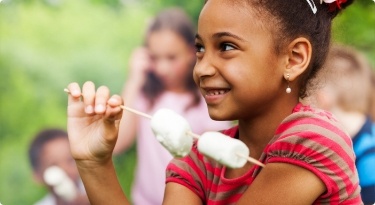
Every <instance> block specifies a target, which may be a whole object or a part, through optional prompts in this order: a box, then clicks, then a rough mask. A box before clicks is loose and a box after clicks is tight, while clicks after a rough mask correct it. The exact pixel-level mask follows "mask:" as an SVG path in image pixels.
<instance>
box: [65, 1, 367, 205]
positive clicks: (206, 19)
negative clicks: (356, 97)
mask: <svg viewBox="0 0 375 205" xmlns="http://www.w3.org/2000/svg"><path fill="white" fill-rule="evenodd" d="M326 2H328V3H326ZM330 2H331V3H330ZM351 2H352V1H349V0H348V1H345V0H340V1H333V2H332V1H328V0H327V1H322V4H321V3H320V0H314V1H313V0H288V1H287V2H286V1H284V0H262V1H258V0H208V1H206V3H205V5H204V7H203V9H202V11H201V14H200V17H199V23H198V33H197V35H196V47H197V53H196V55H197V63H196V66H195V69H194V75H193V76H194V79H195V82H196V83H197V85H198V86H199V88H200V91H201V93H202V94H203V96H204V98H205V101H206V103H207V106H208V110H209V114H210V117H211V118H213V119H215V120H234V119H238V122H239V125H238V126H236V127H234V128H232V129H229V130H226V131H224V133H225V134H227V135H229V136H231V137H235V138H238V139H239V140H241V141H243V142H244V143H245V144H246V145H247V146H248V147H249V149H250V150H251V154H250V156H251V157H253V158H256V159H259V160H260V161H262V162H263V163H265V164H266V166H265V167H264V168H263V169H260V167H259V166H256V165H252V164H247V165H246V166H244V167H243V168H240V169H229V168H226V167H223V166H221V165H219V164H218V163H216V162H215V161H212V160H210V159H208V158H206V157H204V156H202V155H201V154H199V153H198V152H197V150H196V148H193V150H192V152H191V153H190V155H189V156H187V157H185V158H182V159H176V160H173V161H172V162H171V163H170V164H169V166H168V168H167V185H166V190H165V195H164V201H163V203H164V204H181V202H182V203H183V204H252V205H254V204H255V205H257V204H288V205H291V204H295V205H301V204H362V202H361V197H360V194H359V192H360V187H359V185H358V175H357V171H356V168H355V165H354V153H353V150H352V144H351V141H350V137H349V136H347V135H346V134H345V133H344V132H343V131H342V128H341V126H340V125H339V124H338V123H337V121H336V120H335V119H334V117H332V116H331V115H330V114H329V113H327V112H324V111H321V110H315V109H313V108H311V107H309V106H305V105H302V104H300V103H299V98H300V97H303V96H304V95H305V85H306V82H307V81H308V79H311V77H312V76H313V75H314V73H315V72H316V71H317V70H318V69H319V68H320V67H321V65H322V63H323V62H324V58H325V56H326V54H327V50H328V47H329V42H330V27H331V21H332V19H333V18H334V17H335V16H336V15H337V13H338V12H339V11H340V9H343V8H345V7H346V6H348V5H349V4H350V3H351ZM69 89H70V90H71V92H72V94H71V95H70V96H69V105H68V129H69V137H70V139H71V146H72V154H73V156H74V158H75V159H76V160H77V165H78V167H79V170H80V174H81V175H82V178H83V181H84V183H85V185H86V188H87V192H88V193H89V197H90V200H91V202H93V203H95V204H126V203H127V199H126V197H125V196H124V195H123V193H122V191H121V188H120V186H119V185H118V181H117V179H116V174H115V171H114V168H113V163H112V160H111V154H112V150H113V147H114V145H115V143H116V138H117V129H116V125H117V124H118V120H119V119H120V117H121V113H122V112H121V110H120V108H118V106H119V105H120V104H121V103H122V100H121V98H120V97H119V96H117V95H114V96H112V97H110V94H109V90H108V89H107V88H106V87H100V88H98V90H97V91H95V89H94V86H93V85H92V84H87V83H86V84H84V85H83V88H82V92H81V89H80V87H79V85H78V84H77V83H72V84H70V85H69ZM81 93H82V95H83V96H84V98H83V99H84V100H83V101H81V100H80V95H81ZM88 105H90V106H95V110H94V111H93V112H92V113H86V112H85V111H84V107H85V106H88ZM109 196H110V197H109Z"/></svg>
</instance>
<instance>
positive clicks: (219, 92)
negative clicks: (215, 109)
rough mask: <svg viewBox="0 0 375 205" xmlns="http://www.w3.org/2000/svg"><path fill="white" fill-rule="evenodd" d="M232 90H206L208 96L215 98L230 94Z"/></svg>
mask: <svg viewBox="0 0 375 205" xmlns="http://www.w3.org/2000/svg"><path fill="white" fill-rule="evenodd" d="M229 90H230V89H215V90H206V95H207V96H215V95H224V94H225V93H227V92H229Z"/></svg>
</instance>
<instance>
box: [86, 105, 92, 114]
mask: <svg viewBox="0 0 375 205" xmlns="http://www.w3.org/2000/svg"><path fill="white" fill-rule="evenodd" d="M85 110H86V113H88V114H91V113H93V112H94V108H93V107H92V106H91V105H88V106H86V109H85Z"/></svg>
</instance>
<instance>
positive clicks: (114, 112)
mask: <svg viewBox="0 0 375 205" xmlns="http://www.w3.org/2000/svg"><path fill="white" fill-rule="evenodd" d="M107 103H108V106H107V111H106V115H105V117H106V118H107V119H108V120H109V121H115V120H119V119H121V116H122V109H121V108H120V105H122V104H123V100H122V98H121V97H120V96H119V95H113V96H112V97H111V98H110V99H109V100H108V102H107Z"/></svg>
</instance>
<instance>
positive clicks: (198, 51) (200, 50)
mask: <svg viewBox="0 0 375 205" xmlns="http://www.w3.org/2000/svg"><path fill="white" fill-rule="evenodd" d="M195 51H196V52H197V53H203V52H204V51H205V49H204V47H203V46H202V45H201V44H199V43H196V44H195Z"/></svg>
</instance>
